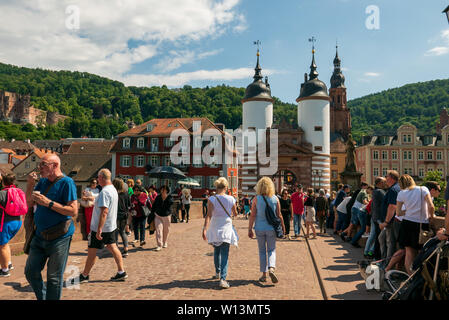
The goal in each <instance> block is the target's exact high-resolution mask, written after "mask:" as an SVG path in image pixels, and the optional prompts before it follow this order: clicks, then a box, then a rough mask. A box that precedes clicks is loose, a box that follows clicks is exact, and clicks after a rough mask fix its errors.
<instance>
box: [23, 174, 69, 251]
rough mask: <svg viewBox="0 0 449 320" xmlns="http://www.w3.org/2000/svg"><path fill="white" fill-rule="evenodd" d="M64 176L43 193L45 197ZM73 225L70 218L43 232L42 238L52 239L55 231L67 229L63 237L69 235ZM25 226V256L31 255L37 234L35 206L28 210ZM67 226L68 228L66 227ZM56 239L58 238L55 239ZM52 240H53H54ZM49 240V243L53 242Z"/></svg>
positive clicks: (58, 178)
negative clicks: (31, 247) (68, 232)
mask: <svg viewBox="0 0 449 320" xmlns="http://www.w3.org/2000/svg"><path fill="white" fill-rule="evenodd" d="M63 177H64V176H60V177H57V178H56V179H55V181H53V182H52V183H51V184H50V185H49V186H48V187H47V189H46V190H45V191H44V193H42V194H43V195H44V196H46V195H47V193H48V192H49V191H50V189H51V188H52V187H53V186H54V184H55V183H56V182H58V181H59V180H61V179H62V178H63ZM71 223H72V218H70V219H69V220H67V221H64V222H63V223H61V224H57V225H56V226H55V227H52V228H50V229H47V230H44V231H43V232H41V236H42V237H43V238H44V239H45V240H47V238H48V236H50V237H52V236H53V235H54V231H55V229H58V230H59V229H63V230H65V229H67V230H66V231H65V232H64V233H62V234H61V235H63V234H65V233H67V231H68V228H69V227H70V224H71ZM23 224H24V228H25V234H26V235H25V243H24V245H23V252H24V253H25V254H29V252H30V246H31V241H32V240H33V238H34V236H35V234H36V224H35V223H34V206H31V207H29V208H28V213H27V215H26V216H25V220H24V222H23ZM66 225H67V226H66ZM61 235H60V236H61ZM60 236H58V237H57V238H59V237H60ZM54 239H56V238H54ZM54 239H51V240H54ZM51 240H49V241H51Z"/></svg>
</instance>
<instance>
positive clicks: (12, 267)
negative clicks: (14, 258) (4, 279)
mask: <svg viewBox="0 0 449 320" xmlns="http://www.w3.org/2000/svg"><path fill="white" fill-rule="evenodd" d="M8 269H9V271H11V270H14V266H13V265H12V263H10V264H9V265H8Z"/></svg>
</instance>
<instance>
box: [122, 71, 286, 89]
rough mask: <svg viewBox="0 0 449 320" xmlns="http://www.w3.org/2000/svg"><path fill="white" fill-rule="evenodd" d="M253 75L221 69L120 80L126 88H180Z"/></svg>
mask: <svg viewBox="0 0 449 320" xmlns="http://www.w3.org/2000/svg"><path fill="white" fill-rule="evenodd" d="M263 73H264V75H271V74H275V73H278V72H276V71H275V70H270V69H264V71H263ZM252 74H254V69H252V68H239V69H221V70H198V71H194V72H182V73H177V74H174V75H167V74H151V75H145V74H132V75H127V76H125V77H123V78H122V79H120V81H122V82H123V83H125V85H127V86H161V85H164V84H165V85H167V86H168V87H180V86H183V85H184V84H187V83H190V82H191V81H201V80H215V81H217V80H220V81H231V80H238V79H248V81H250V78H251V75H252Z"/></svg>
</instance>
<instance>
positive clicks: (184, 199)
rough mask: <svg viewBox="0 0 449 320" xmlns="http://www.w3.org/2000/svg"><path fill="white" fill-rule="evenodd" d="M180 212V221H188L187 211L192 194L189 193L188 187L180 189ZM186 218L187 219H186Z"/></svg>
mask: <svg viewBox="0 0 449 320" xmlns="http://www.w3.org/2000/svg"><path fill="white" fill-rule="evenodd" d="M181 193H182V194H181V204H182V207H181V212H182V220H181V222H184V221H185V222H186V223H188V222H189V211H190V201H191V200H192V196H191V195H190V189H182V191H181ZM186 218H187V220H186Z"/></svg>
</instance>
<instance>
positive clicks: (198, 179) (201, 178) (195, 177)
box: [193, 176, 203, 189]
mask: <svg viewBox="0 0 449 320" xmlns="http://www.w3.org/2000/svg"><path fill="white" fill-rule="evenodd" d="M193 179H195V180H196V181H197V182H198V183H199V184H200V185H199V186H195V187H193V188H194V189H202V188H203V177H202V176H194V177H193Z"/></svg>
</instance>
